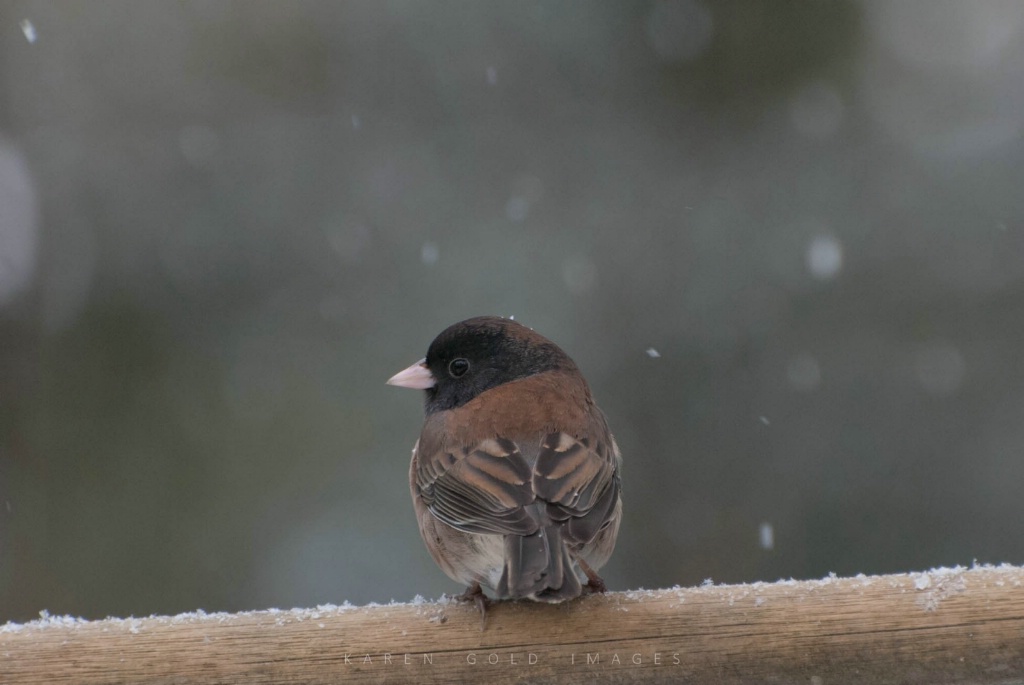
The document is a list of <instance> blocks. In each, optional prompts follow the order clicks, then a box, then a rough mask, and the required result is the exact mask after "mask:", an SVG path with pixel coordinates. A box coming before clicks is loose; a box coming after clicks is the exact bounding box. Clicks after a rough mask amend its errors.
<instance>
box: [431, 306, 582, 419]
mask: <svg viewBox="0 0 1024 685" xmlns="http://www.w3.org/2000/svg"><path fill="white" fill-rule="evenodd" d="M424 363H425V365H426V367H427V369H429V370H430V373H431V375H432V376H433V377H434V381H435V382H434V386H433V387H431V388H427V389H426V393H427V401H426V413H427V414H432V413H434V412H438V411H444V410H446V409H454V408H456V407H460V406H462V405H463V404H465V403H466V402H469V401H470V400H472V399H473V398H475V397H476V396H477V395H479V394H480V393H482V392H484V391H486V390H489V389H490V388H494V387H496V386H499V385H502V384H503V383H508V382H509V381H514V380H518V379H520V378H526V377H527V376H532V375H534V374H537V373H541V372H543V371H552V370H555V369H573V370H574V369H576V365H575V364H574V363H573V361H572V359H570V358H569V355H567V354H566V353H565V352H563V351H562V350H561V348H559V347H558V345H556V344H554V343H553V342H551V341H550V340H548V339H547V338H545V337H543V336H542V335H540V334H538V333H534V332H533V331H532V330H530V329H529V328H527V327H526V326H523V325H522V324H519V323H516V322H515V321H512V320H510V319H501V318H498V317H494V316H479V317H476V318H473V319H466V320H465V321H460V322H459V323H457V324H453V325H451V326H449V327H448V328H446V329H445V330H444V331H442V332H441V334H440V335H438V336H437V337H436V338H434V341H433V342H432V343H430V349H428V350H427V358H426V360H424Z"/></svg>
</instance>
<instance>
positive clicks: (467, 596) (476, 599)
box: [455, 583, 490, 631]
mask: <svg viewBox="0 0 1024 685" xmlns="http://www.w3.org/2000/svg"><path fill="white" fill-rule="evenodd" d="M455 599H457V600H458V601H460V602H473V603H474V604H476V609H477V611H479V612H480V630H481V631H483V629H484V628H485V627H486V626H487V604H488V602H489V601H490V600H488V599H487V595H485V594H484V591H483V590H482V589H481V588H480V583H473V584H472V585H470V586H469V587H468V588H466V591H465V592H463V593H462V594H461V595H455Z"/></svg>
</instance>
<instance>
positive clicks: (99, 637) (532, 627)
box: [0, 566, 1024, 685]
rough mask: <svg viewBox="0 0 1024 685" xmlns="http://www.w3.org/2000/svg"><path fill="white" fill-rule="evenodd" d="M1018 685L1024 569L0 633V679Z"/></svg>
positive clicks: (58, 625)
mask: <svg viewBox="0 0 1024 685" xmlns="http://www.w3.org/2000/svg"><path fill="white" fill-rule="evenodd" d="M595 681H597V682H652V683H658V682H665V683H678V682H699V683H705V682H706V683H712V682H713V683H767V682H777V683H826V684H831V683H885V682H889V683H953V682H957V683H1024V568H1019V567H1012V566H1000V567H980V568H973V569H951V570H950V569H942V570H935V571H931V572H926V573H919V574H918V573H915V574H901V575H891V576H873V577H863V576H862V577H857V578H842V579H840V578H827V579H824V580H820V581H802V582H794V581H788V582H780V583H771V584H768V583H758V584H753V585H719V586H702V587H697V588H676V589H670V590H654V591H638V592H614V593H609V594H607V595H604V596H594V597H588V598H585V599H582V600H579V601H576V602H572V603H570V604H567V605H558V606H546V605H537V604H529V603H506V604H501V605H498V606H494V607H492V608H491V610H490V611H489V613H488V618H487V627H486V629H485V630H483V631H481V629H480V618H479V615H478V614H477V613H476V611H475V609H474V608H473V607H472V606H471V605H463V604H454V603H447V602H440V603H435V602H422V603H411V604H390V605H384V606H369V607H350V606H346V607H335V606H323V607H319V608H317V609H303V610H292V611H254V612H245V613H241V614H203V613H199V614H185V615H181V616H177V617H151V618H141V619H108V620H104V621H88V622H86V621H78V620H73V619H66V618H52V617H51V618H45V619H41V620H39V621H34V622H32V623H28V624H24V625H16V624H7V625H6V626H2V627H0V683H4V684H5V685H13V684H22V683H76V684H82V685H87V684H90V683H200V684H205V683H341V682H346V683H359V682H373V683H381V682H388V683H401V682H415V683H451V682H491V683H513V682H595Z"/></svg>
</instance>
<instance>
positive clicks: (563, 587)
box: [388, 317, 622, 602]
mask: <svg viewBox="0 0 1024 685" xmlns="http://www.w3.org/2000/svg"><path fill="white" fill-rule="evenodd" d="M388 382H389V383H391V384H393V385H398V386H403V387H411V388H418V389H423V390H425V391H426V395H427V397H426V419H425V421H424V425H423V430H422V432H421V433H420V439H419V440H418V441H417V443H416V445H415V446H414V447H413V454H412V464H411V466H410V470H409V485H410V489H411V492H412V499H413V506H414V508H415V511H416V517H417V520H418V522H419V528H420V534H421V535H422V536H423V540H424V542H425V543H426V545H427V549H428V550H429V551H430V554H431V556H433V558H434V560H435V561H436V562H437V564H438V565H439V566H440V567H441V568H442V570H444V572H445V573H447V574H448V576H449V577H451V578H452V579H454V580H456V581H458V582H462V583H466V584H468V585H469V589H468V590H467V592H466V595H465V596H466V597H470V598H476V599H477V600H478V602H482V598H483V595H482V594H480V586H481V585H483V586H487V587H490V588H492V590H493V591H494V594H495V595H496V596H497V597H498V598H499V599H521V598H527V599H532V600H536V601H541V602H561V601H564V600H567V599H572V598H574V597H577V596H579V595H580V594H581V593H582V592H584V590H585V589H589V590H596V591H603V590H604V583H603V581H602V580H601V578H600V577H599V576H598V575H597V569H599V568H600V567H601V566H603V565H604V563H605V562H606V561H607V560H608V557H609V556H611V553H612V549H613V548H614V546H615V537H616V534H617V532H618V528H619V521H620V519H621V512H622V503H621V499H620V496H619V491H620V485H619V470H620V464H621V456H620V454H619V450H618V447H617V445H616V444H615V439H614V438H613V437H612V434H611V432H610V431H609V430H608V425H607V423H606V421H605V417H604V414H603V413H602V412H601V410H600V409H599V408H598V407H597V405H596V404H594V401H593V399H592V398H591V395H590V388H589V387H588V386H587V382H586V380H584V378H583V375H582V374H581V373H580V372H579V369H578V368H577V367H576V364H575V363H573V361H572V359H570V358H569V356H568V355H566V354H565V352H563V351H562V350H561V349H560V348H559V347H558V346H557V345H555V344H554V343H552V342H551V341H550V340H547V339H546V338H544V337H543V336H541V335H539V334H538V333H535V332H534V331H532V330H530V329H529V328H527V327H525V326H523V325H521V324H518V323H516V322H514V321H511V320H508V319H501V318H497V317H477V318H474V319H468V320H466V321H462V322H460V323H457V324H454V325H453V326H450V327H449V328H447V329H446V330H445V331H443V332H442V333H441V334H440V335H438V336H437V338H435V340H434V341H433V342H432V343H431V345H430V348H429V350H428V352H427V356H426V358H425V359H424V360H422V361H420V362H417V363H416V364H413V365H412V366H410V367H409V368H408V369H406V370H405V371H402V372H401V373H399V374H397V375H395V376H394V377H393V378H392V379H391V380H389V381H388ZM580 572H582V573H583V575H584V576H585V577H586V578H587V581H588V582H587V585H586V586H584V585H582V584H581V580H580V576H579V573H580Z"/></svg>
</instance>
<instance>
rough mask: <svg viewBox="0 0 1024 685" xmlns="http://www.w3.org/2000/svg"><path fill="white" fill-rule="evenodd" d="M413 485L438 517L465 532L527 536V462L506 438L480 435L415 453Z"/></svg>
mask: <svg viewBox="0 0 1024 685" xmlns="http://www.w3.org/2000/svg"><path fill="white" fill-rule="evenodd" d="M418 462H419V463H418V468H417V470H416V487H417V489H418V490H419V493H420V496H421V497H422V498H423V503H424V504H426V505H427V508H428V509H429V510H430V512H431V513H432V514H433V515H434V516H436V517H437V518H438V519H440V520H441V521H443V522H444V523H447V524H448V525H449V526H452V527H453V528H457V529H459V530H462V531H465V532H467V533H486V534H499V535H504V534H509V533H514V534H517V535H530V534H531V533H534V532H536V531H537V529H538V526H539V523H538V521H537V519H536V518H535V517H534V516H533V515H532V514H531V512H530V511H528V510H527V507H528V506H529V505H531V504H533V503H534V501H535V499H536V498H535V495H534V493H533V485H532V483H531V482H530V467H529V465H528V464H527V463H526V460H525V459H524V458H523V455H522V454H521V453H520V452H519V448H518V447H517V446H516V444H515V443H514V442H512V441H511V440H505V439H502V438H496V439H488V440H483V441H481V442H480V443H477V444H476V445H473V446H472V447H468V448H463V449H459V450H455V451H448V450H437V451H434V452H432V453H429V454H424V453H422V452H421V453H420V454H419V455H418Z"/></svg>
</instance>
